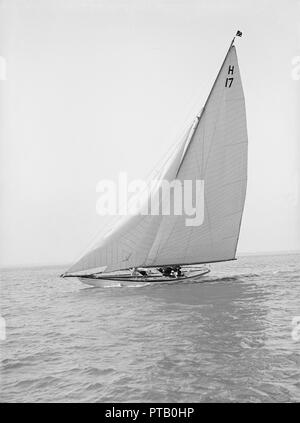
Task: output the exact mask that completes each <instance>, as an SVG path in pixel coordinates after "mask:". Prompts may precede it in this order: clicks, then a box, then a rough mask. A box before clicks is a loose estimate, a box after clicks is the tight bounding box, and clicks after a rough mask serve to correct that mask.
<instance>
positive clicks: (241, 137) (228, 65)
mask: <svg viewBox="0 0 300 423" xmlns="http://www.w3.org/2000/svg"><path fill="white" fill-rule="evenodd" d="M247 143H248V140H247V126H246V111H245V100H244V94H243V88H242V83H241V77H240V71H239V66H238V60H237V54H236V48H235V46H234V45H233V42H232V43H231V46H230V48H229V50H228V52H227V55H226V57H225V59H224V62H223V64H222V66H221V69H220V71H219V73H218V76H217V78H216V80H215V83H214V85H213V87H212V90H211V92H210V94H209V97H208V99H207V101H206V103H205V106H204V108H203V109H202V111H201V114H200V115H199V116H198V117H197V118H196V120H195V123H194V124H193V126H192V129H191V130H190V131H188V133H187V135H186V136H185V137H184V139H183V140H182V142H181V144H180V145H179V147H178V149H177V150H176V152H175V154H174V155H173V157H172V160H171V161H170V162H169V163H168V166H167V167H165V168H164V169H163V171H162V173H161V179H162V180H167V181H170V182H171V181H174V180H175V179H176V180H179V181H180V182H181V183H183V182H184V181H185V180H196V179H198V180H201V181H204V219H203V222H202V224H201V225H199V226H186V224H185V222H186V220H185V219H186V216H185V215H168V216H165V215H143V214H142V213H138V214H136V215H134V216H131V217H130V218H129V219H127V220H126V221H125V222H124V223H123V224H122V225H120V226H119V227H117V228H116V230H114V231H113V232H111V233H110V234H109V235H108V236H106V237H104V238H103V237H102V238H101V239H100V240H99V241H98V242H97V243H96V244H95V246H94V247H93V248H92V249H91V250H90V251H89V252H88V253H87V254H85V255H84V256H83V257H82V258H81V259H80V260H79V261H78V262H76V263H75V264H74V265H73V266H71V267H70V269H68V272H66V273H65V275H71V274H75V273H78V274H80V273H82V272H85V273H86V272H88V273H92V272H96V271H97V269H103V268H105V271H115V270H120V269H128V268H130V267H143V266H145V267H146V266H149V267H150V266H163V265H167V264H169V265H171V264H181V265H184V264H185V265H187V264H196V263H209V262H216V261H226V260H232V259H234V258H235V255H236V248H237V242H238V238H239V232H240V225H241V219H242V213H243V208H244V202H245V195H246V183H247Z"/></svg>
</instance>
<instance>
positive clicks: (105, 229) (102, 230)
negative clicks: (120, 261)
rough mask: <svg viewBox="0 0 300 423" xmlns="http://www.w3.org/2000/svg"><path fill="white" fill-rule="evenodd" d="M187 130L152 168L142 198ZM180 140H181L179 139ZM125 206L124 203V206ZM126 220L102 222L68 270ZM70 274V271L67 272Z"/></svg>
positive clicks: (123, 217) (118, 217) (182, 132)
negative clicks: (152, 177) (152, 178)
mask: <svg viewBox="0 0 300 423" xmlns="http://www.w3.org/2000/svg"><path fill="white" fill-rule="evenodd" d="M187 132H188V131H187V130H181V134H180V138H179V136H177V142H175V143H173V144H172V145H171V146H170V147H169V148H168V150H167V151H166V153H165V154H164V155H163V157H161V158H160V159H159V160H158V161H157V163H156V165H155V166H154V168H152V169H151V170H150V171H149V172H148V174H147V176H146V178H148V179H149V181H148V183H147V186H146V187H145V189H144V190H143V191H142V192H141V193H140V195H141V196H142V194H143V192H145V190H146V189H147V187H148V186H149V184H150V183H151V180H150V177H151V175H152V174H154V173H155V171H156V172H158V173H159V171H162V169H163V167H164V166H165V165H166V163H167V162H168V160H170V158H171V157H172V155H173V154H174V153H175V151H176V149H177V148H178V147H179V145H180V144H181V143H182V137H183V136H184V135H185V134H187ZM178 138H179V139H178ZM122 205H124V203H123V204H122ZM126 218H128V216H120V215H117V216H114V217H112V216H110V217H109V219H107V220H108V222H107V223H106V225H105V222H102V225H101V227H100V228H99V230H98V231H97V232H96V234H95V235H94V236H93V238H92V240H91V241H90V242H89V244H88V245H87V247H85V248H84V249H83V250H82V252H81V253H80V254H78V256H77V258H76V260H74V261H73V263H72V264H71V265H70V266H69V268H68V269H70V268H71V267H72V266H73V265H74V264H76V263H77V262H78V261H79V260H80V259H81V258H83V257H84V256H85V254H86V253H87V252H88V250H90V249H91V248H92V247H93V246H95V243H96V240H97V239H98V238H99V237H100V236H102V237H103V236H104V235H105V234H107V233H109V232H110V231H111V230H112V229H113V227H114V226H115V225H116V224H117V223H118V224H121V221H122V220H124V221H125V220H126ZM66 272H68V270H67V271H66Z"/></svg>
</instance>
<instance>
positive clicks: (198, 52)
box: [0, 0, 300, 265]
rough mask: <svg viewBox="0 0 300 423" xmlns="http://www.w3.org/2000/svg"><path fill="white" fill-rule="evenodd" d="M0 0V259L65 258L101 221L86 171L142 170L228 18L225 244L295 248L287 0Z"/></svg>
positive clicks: (295, 29)
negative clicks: (237, 146)
mask: <svg viewBox="0 0 300 423" xmlns="http://www.w3.org/2000/svg"><path fill="white" fill-rule="evenodd" d="M0 4H1V9H0V13H1V18H0V20H1V22H0V27H1V33H0V36H1V40H0V41H1V44H0V55H1V56H3V57H5V59H6V62H7V77H6V80H4V81H3V80H2V81H0V93H1V104H0V107H1V110H0V111H1V115H0V123H1V130H0V131H1V132H0V135H1V163H0V172H1V227H0V236H1V254H0V256H1V265H14V264H54V263H71V262H73V261H74V260H75V259H76V258H78V255H80V254H81V253H82V252H84V251H85V248H86V247H87V245H89V243H90V240H91V238H93V236H94V233H95V232H96V231H97V230H98V228H99V227H100V226H101V223H103V222H102V221H101V218H100V217H99V216H97V214H96V201H97V198H98V197H97V193H96V185H97V182H98V181H99V180H101V179H104V178H105V179H107V178H113V179H116V177H117V175H118V172H119V171H128V172H129V177H130V178H141V177H143V176H146V175H147V174H148V173H149V171H150V170H151V169H152V168H153V166H154V165H155V164H156V163H157V161H158V160H159V159H160V157H161V156H162V155H163V154H165V153H166V152H167V151H168V149H169V148H170V147H171V146H172V145H173V143H174V142H176V141H177V140H178V136H179V134H181V133H182V132H183V131H184V129H186V125H187V124H188V123H189V122H190V120H191V119H192V118H193V116H194V115H195V114H197V113H198V111H199V109H200V108H201V106H202V105H203V104H204V102H205V100H206V97H207V95H208V93H209V90H210V88H211V85H212V83H213V81H214V79H215V77H216V74H217V72H218V70H219V68H220V65H221V63H222V60H223V58H224V55H225V53H226V51H227V49H228V46H229V43H230V41H231V39H232V37H233V35H234V34H235V32H236V30H237V29H240V30H242V31H243V38H241V39H238V40H237V43H236V46H237V53H238V57H239V65H240V71H241V76H242V81H243V85H244V92H245V98H246V107H247V121H248V135H249V178H248V190H247V198H246V205H245V213H244V217H243V222H242V228H241V236H240V242H239V248H238V252H240V253H241V252H259V251H282V250H296V249H298V250H299V249H300V205H299V179H300V173H299V168H300V153H299V151H300V149H299V123H298V121H299V107H300V103H299V100H298V98H297V96H299V93H300V80H298V81H295V80H293V79H292V76H291V75H292V59H293V57H295V56H300V48H299V41H300V31H299V14H300V7H299V2H298V1H296V0H295V1H293V0H289V1H286V0H280V1H279V0H277V1H276V0H275V1H274V0H272V1H271V0H268V1H266V0H257V1H253V0H248V1H247V0H244V1H240V0H235V1H233V0H226V1H216V0H207V1H205V0H189V1H186V0H151V1H144V0H136V1H135V0H131V1H130V0H107V1H102V0H99V1H96V0H73V1H70V0H60V1H50V0H49V1H45V0H36V1H34V0H27V1H25V0H24V1H22V0H19V1H16V0H6V1H3V0H2V1H1V3H0ZM297 119H298V120H297ZM98 195H99V194H98Z"/></svg>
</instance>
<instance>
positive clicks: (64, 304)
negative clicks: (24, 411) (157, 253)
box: [0, 254, 300, 402]
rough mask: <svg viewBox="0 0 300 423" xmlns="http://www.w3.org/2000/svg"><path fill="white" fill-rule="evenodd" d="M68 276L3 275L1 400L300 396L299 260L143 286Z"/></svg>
mask: <svg viewBox="0 0 300 423" xmlns="http://www.w3.org/2000/svg"><path fill="white" fill-rule="evenodd" d="M63 270H65V269H63V268H61V267H39V268H23V269H22V268H14V269H13V268H10V269H2V271H1V276H2V278H1V279H2V281H1V316H2V318H3V320H2V321H3V322H4V323H5V324H6V334H4V333H3V330H2V340H1V341H0V348H1V370H0V377H1V380H0V383H1V386H0V400H1V401H2V402H16V401H18V402H19V401H21V402H39V401H40V402H41V401H46V402H63V401H67V402H71V401H80V402H84V401H93V402H96V401H100V402H108V401H115V402H127V401H137V402H139V401H144V402H155V401H159V402H166V401H168V402H212V401H213V402H215V401H217V402H224V401H233V402H236V401H242V402H245V401H252V402H270V401H271V402H273V401H284V402H285V401H297V400H298V401H299V400H300V255H296V254H287V255H274V256H271V255H265V256H248V257H240V258H239V259H238V260H237V261H234V262H227V263H219V264H214V265H211V273H210V274H209V275H208V276H206V277H205V278H203V282H201V283H199V282H194V283H193V282H191V281H189V282H184V283H179V284H175V285H167V286H165V285H155V286H151V285H147V286H145V287H142V288H135V287H132V288H126V287H124V288H105V289H101V288H92V287H88V286H85V285H82V284H81V283H80V282H78V281H77V280H75V279H71V278H70V279H61V278H59V274H60V273H62V271H63ZM4 337H5V339H4Z"/></svg>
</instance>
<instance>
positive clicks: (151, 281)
mask: <svg viewBox="0 0 300 423" xmlns="http://www.w3.org/2000/svg"><path fill="white" fill-rule="evenodd" d="M209 272H210V270H209V269H207V268H205V269H201V270H199V269H195V270H189V271H187V272H184V276H180V277H173V278H171V277H162V276H160V277H158V276H149V277H143V278H142V277H119V278H118V277H116V278H112V277H109V278H105V277H98V278H89V277H78V279H79V280H80V282H82V283H84V284H86V285H90V286H94V287H96V288H114V287H115V288H121V287H126V286H127V287H142V286H146V285H157V284H168V285H169V284H175V283H180V282H184V281H187V280H191V281H194V280H195V281H196V280H199V279H201V278H202V277H203V276H204V275H206V274H207V273H209Z"/></svg>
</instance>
